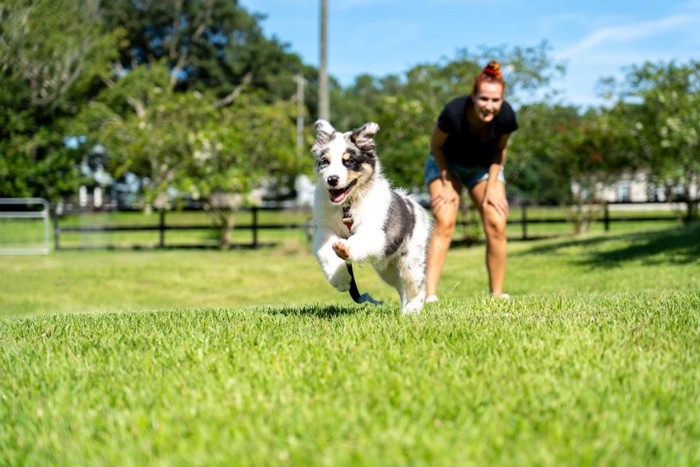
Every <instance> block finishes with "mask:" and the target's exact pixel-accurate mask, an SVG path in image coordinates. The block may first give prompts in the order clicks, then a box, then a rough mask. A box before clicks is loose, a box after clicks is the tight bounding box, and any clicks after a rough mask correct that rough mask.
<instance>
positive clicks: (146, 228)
mask: <svg viewBox="0 0 700 467" xmlns="http://www.w3.org/2000/svg"><path fill="white" fill-rule="evenodd" d="M537 208H540V209H542V207H540V206H530V205H527V204H522V205H520V206H517V207H515V208H514V209H511V215H510V218H509V219H508V222H507V224H508V225H509V226H518V225H519V226H520V227H521V228H520V235H519V236H517V237H513V236H512V235H511V237H512V238H511V239H513V240H531V239H535V238H540V237H538V236H537V235H534V236H533V235H532V234H531V233H530V231H529V227H531V226H535V225H539V224H548V225H551V224H571V223H572V221H571V219H569V218H566V217H551V218H550V217H539V218H538V217H532V216H531V214H530V211H531V209H537ZM599 209H601V210H602V213H601V215H600V216H598V217H597V219H596V222H600V223H602V225H603V228H604V230H605V231H606V232H608V231H610V229H611V225H612V224H613V223H618V222H657V221H667V222H668V221H674V220H677V216H676V215H675V214H674V212H673V211H669V213H668V215H664V216H659V215H647V216H642V215H630V213H629V212H627V213H626V214H625V215H624V216H615V215H613V213H612V212H611V211H612V210H611V209H610V206H609V205H607V204H606V205H603V206H601V207H600V208H599ZM518 210H519V211H520V215H519V216H518V215H517V214H518V213H517V211H518ZM261 212H273V213H284V212H286V213H289V212H296V213H299V217H303V218H304V221H303V222H282V223H269V222H261V221H260V216H259V214H260V213H261ZM246 213H247V214H248V215H250V222H249V223H236V224H235V228H234V231H236V232H239V231H250V232H251V237H250V241H249V242H246V243H243V244H241V243H240V242H239V243H235V244H232V246H233V247H247V248H258V247H260V246H261V245H262V243H261V242H260V232H262V231H274V230H301V231H305V232H306V234H307V238H309V239H310V237H311V233H312V228H313V226H312V220H311V218H312V212H311V209H310V208H274V207H273V208H268V207H265V208H260V207H254V208H250V209H241V210H240V211H238V212H237V215H244V214H246ZM72 214H76V215H80V216H90V215H92V213H72ZM95 214H97V213H95ZM101 214H104V213H101ZM167 217H168V216H167V214H166V211H160V212H159V213H158V223H157V224H156V225H81V226H62V225H61V222H62V221H61V216H59V215H58V214H56V213H55V212H54V217H53V219H54V230H53V233H54V248H55V250H57V251H58V250H65V249H75V248H78V249H85V248H94V246H88V247H85V246H79V247H71V246H65V245H63V244H62V242H61V238H62V235H64V234H75V233H78V234H85V235H99V234H108V233H120V232H122V233H123V232H134V233H136V232H158V242H157V247H158V248H167V247H170V248H173V247H180V246H182V245H175V244H171V243H168V242H166V233H168V232H175V231H211V232H212V234H214V233H217V232H219V231H220V227H219V226H216V225H214V224H213V223H212V222H210V223H207V224H204V223H194V224H168V222H167ZM473 222H474V221H473V220H472V223H473ZM458 225H460V226H468V225H472V224H471V223H470V222H469V221H468V220H464V219H462V220H460V221H459V222H458ZM547 236H552V235H547ZM188 246H190V247H198V246H199V247H205V246H206V245H204V244H201V245H196V244H195V245H188ZM112 247H114V245H102V246H99V247H97V248H112ZM132 247H133V245H132Z"/></svg>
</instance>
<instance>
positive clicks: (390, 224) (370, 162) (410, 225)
mask: <svg viewBox="0 0 700 467" xmlns="http://www.w3.org/2000/svg"><path fill="white" fill-rule="evenodd" d="M314 128H315V129H316V131H317V137H316V142H315V143H314V145H313V147H312V152H313V153H314V155H315V165H314V173H315V176H316V192H315V198H314V224H315V233H314V246H313V248H314V253H315V255H316V259H317V260H318V263H319V265H320V266H321V269H322V270H323V272H324V274H325V275H326V278H327V279H328V282H330V284H331V285H332V286H333V287H335V288H336V289H338V290H339V291H341V292H345V291H348V290H350V291H351V293H352V290H351V287H354V279H353V277H352V268H350V267H348V266H347V265H348V264H350V263H355V262H358V263H359V262H366V263H369V264H371V265H372V266H373V267H374V269H375V270H376V271H377V273H379V276H380V277H381V278H382V279H383V280H384V281H385V282H386V283H387V284H389V285H391V286H393V287H395V288H396V290H397V291H398V293H399V297H400V299H401V309H402V311H403V312H404V313H409V312H418V311H420V310H421V308H422V307H423V301H424V300H425V267H426V253H427V245H428V239H429V236H430V229H431V221H430V217H429V216H428V213H427V212H426V210H425V209H423V207H421V206H420V205H419V204H418V203H417V202H416V201H415V200H413V199H411V198H409V197H408V196H407V194H406V193H405V192H403V191H400V190H394V189H392V187H391V186H390V184H389V181H388V180H387V179H386V178H385V177H384V176H383V175H382V170H381V165H380V163H379V159H378V158H377V155H376V153H375V142H374V135H375V134H376V133H377V132H378V131H379V125H377V124H376V123H367V124H365V125H363V126H362V127H361V128H357V129H355V130H352V131H348V132H346V133H342V132H338V131H336V130H335V129H334V128H333V127H332V126H331V124H330V123H328V122H327V121H325V120H319V121H317V122H316V124H315V125H314ZM355 292H356V288H355ZM353 298H355V296H353Z"/></svg>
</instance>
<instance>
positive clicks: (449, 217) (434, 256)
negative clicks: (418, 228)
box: [425, 178, 462, 297]
mask: <svg viewBox="0 0 700 467" xmlns="http://www.w3.org/2000/svg"><path fill="white" fill-rule="evenodd" d="M449 186H450V187H451V188H452V190H454V191H455V192H456V193H457V194H459V193H460V192H461V190H462V188H461V186H460V185H459V182H458V181H456V180H452V183H451V184H450V185H449ZM444 189H445V188H443V184H442V181H441V180H440V179H439V178H438V179H435V180H433V181H432V182H430V183H428V191H429V192H430V199H431V200H435V198H436V197H437V196H438V195H440V194H442V193H443V190H444ZM458 199H459V198H458ZM458 211H459V203H445V204H442V205H440V206H435V205H433V214H434V216H435V224H434V226H433V234H432V237H431V238H430V243H429V244H428V261H427V271H426V287H425V289H426V290H425V296H426V297H430V296H431V295H435V294H436V292H437V287H438V282H440V275H441V274H442V267H443V266H444V265H445V257H446V256H447V250H449V248H450V243H451V242H452V235H453V234H454V231H455V224H456V222H457V212H458Z"/></svg>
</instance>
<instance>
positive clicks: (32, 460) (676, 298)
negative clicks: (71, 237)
mask: <svg viewBox="0 0 700 467" xmlns="http://www.w3.org/2000/svg"><path fill="white" fill-rule="evenodd" d="M699 239H700V225H698V224H695V225H690V226H684V227H674V228H657V229H654V230H649V231H627V232H625V233H608V234H602V233H593V234H589V235H586V236H582V237H561V238H557V239H549V240H541V241H533V242H512V243H511V244H510V245H509V263H508V277H507V291H508V292H509V293H511V295H512V296H513V299H512V300H510V301H493V300H490V299H489V298H488V297H487V295H486V293H485V290H486V274H485V268H484V264H483V263H484V261H483V258H484V249H483V245H477V246H475V247H473V248H456V249H453V250H452V251H451V252H450V255H449V257H448V263H447V265H446V267H445V273H444V276H443V280H442V283H441V288H440V295H441V302H439V303H438V304H435V305H431V306H428V307H427V308H426V309H425V310H424V311H423V313H421V314H420V315H417V316H402V315H401V314H400V312H399V311H398V308H399V305H398V298H397V296H396V294H395V292H394V291H393V290H391V289H390V288H388V287H387V286H385V285H383V284H381V283H380V282H379V280H378V279H377V278H376V277H375V275H374V274H373V272H372V271H371V270H370V268H366V267H365V268H355V269H356V272H357V276H358V282H359V286H360V289H361V291H368V292H370V293H371V294H372V295H373V296H376V298H379V299H381V300H384V301H385V305H384V306H379V307H377V306H370V305H366V306H357V305H355V304H353V303H352V301H351V300H350V298H349V297H348V296H347V295H346V294H340V293H337V292H335V291H334V290H333V289H332V288H331V287H330V286H329V285H327V284H326V283H325V279H324V278H323V277H322V275H321V273H320V271H319V269H318V267H317V265H316V264H315V261H314V259H313V256H312V255H311V253H310V248H309V246H308V244H306V243H305V242H304V240H303V239H302V240H298V239H290V240H287V241H283V242H282V243H281V244H280V245H278V246H276V247H273V248H267V249H263V250H258V251H246V250H242V251H215V250H204V251H191V250H168V251H162V252H159V251H68V252H59V253H57V254H52V255H49V256H43V257H36V256H32V257H0V270H2V273H1V275H0V310H1V311H0V465H105V464H106V465H115V464H118V465H144V464H158V465H193V464H194V465H202V464H204V465H211V464H214V465H280V464H282V465H285V464H291V465H327V464H330V465H405V464H411V465H450V466H451V465H590V464H595V465H664V466H666V465H698V464H699V463H700V389H699V388H700V358H698V355H700V311H699V310H700V292H699V290H700V242H699V241H698V240H699Z"/></svg>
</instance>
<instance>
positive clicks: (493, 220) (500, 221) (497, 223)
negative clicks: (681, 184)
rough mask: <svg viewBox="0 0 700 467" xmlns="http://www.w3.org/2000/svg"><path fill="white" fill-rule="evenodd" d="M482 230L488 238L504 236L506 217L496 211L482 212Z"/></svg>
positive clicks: (497, 238)
mask: <svg viewBox="0 0 700 467" xmlns="http://www.w3.org/2000/svg"><path fill="white" fill-rule="evenodd" d="M483 221H484V231H485V234H486V236H487V237H488V238H489V239H490V240H501V239H504V238H506V218H505V217H503V216H501V215H498V214H496V213H488V212H485V213H484V218H483Z"/></svg>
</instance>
